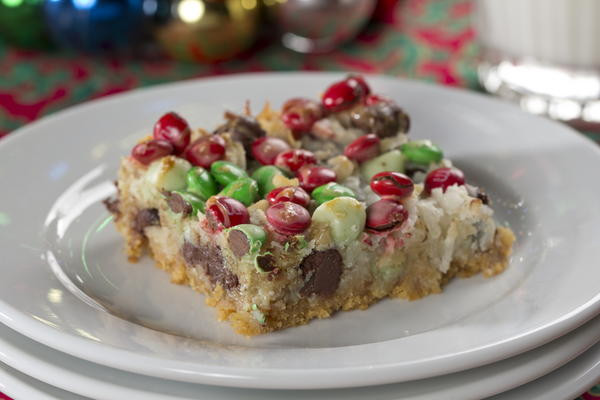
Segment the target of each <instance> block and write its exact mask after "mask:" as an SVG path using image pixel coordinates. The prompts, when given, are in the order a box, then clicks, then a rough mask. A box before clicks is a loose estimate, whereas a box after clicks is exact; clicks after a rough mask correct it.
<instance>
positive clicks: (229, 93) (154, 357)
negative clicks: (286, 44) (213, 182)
mask: <svg viewBox="0 0 600 400" xmlns="http://www.w3.org/2000/svg"><path fill="white" fill-rule="evenodd" d="M339 78H340V75H336V74H306V73H293V74H264V75H242V76H233V77H226V78H219V79H210V80H199V81H192V82H183V83H177V84H172V85H167V86H162V87H157V88H152V89H147V90H141V91H137V92H132V93H127V94H124V95H119V96H114V97H111V98H109V99H105V100H101V101H95V102H91V103H88V104H85V105H82V106H79V107H76V108H73V109H71V110H67V111H65V112H62V113H58V114H56V115H54V116H52V117H49V118H47V119H44V120H42V121H39V122H37V123H34V124H31V125H29V126H27V127H25V128H23V129H22V130H21V131H20V132H15V133H14V134H13V135H11V137H9V138H8V139H6V140H3V141H2V142H1V143H0V159H1V160H2V164H1V165H0V187H2V188H3V196H2V203H1V204H0V213H2V214H1V215H2V217H1V218H0V221H2V226H0V253H1V254H2V255H3V257H2V260H1V261H0V264H1V266H2V268H0V282H2V292H1V293H0V321H2V322H4V323H5V324H7V325H9V326H10V327H12V328H13V329H15V330H17V331H19V332H21V333H22V334H24V335H26V336H29V337H30V338H32V339H34V340H37V341H39V342H42V343H44V344H47V345H49V346H51V347H54V348H56V349H58V350H61V351H64V352H67V353H69V354H72V355H75V356H77V357H80V358H83V359H86V360H90V361H94V362H96V363H99V364H104V365H107V366H111V367H115V368H119V369H124V370H128V371H132V372H137V373H141V374H147V375H152V376H157V377H163V378H169V379H174V380H182V381H190V382H196V383H206V384H218V385H223V386H239V387H255V388H327V387H347V386H364V385H375V384H382V383H391V382H401V381H407V380H412V379H418V378H425V377H431V376H436V375H441V374H446V373H450V372H455V371H459V370H464V369H467V368H471V367H475V366H479V365H483V364H487V363H492V362H495V361H498V360H500V359H504V358H507V357H510V356H513V355H515V354H518V353H520V352H523V351H525V350H528V349H531V348H533V347H536V346H539V345H542V344H544V343H546V342H548V341H550V340H552V339H554V338H556V337H558V336H560V335H562V334H564V333H565V332H567V331H569V330H572V329H574V328H576V327H577V326H579V325H581V324H582V323H584V322H585V321H587V320H588V319H590V318H591V317H592V316H594V315H595V314H596V313H597V312H598V311H599V310H600V293H599V292H598V286H597V282H598V281H600V269H598V268H593V266H595V265H597V260H598V259H599V258H600V246H598V245H597V239H596V238H598V237H600V208H599V207H597V199H598V198H600V187H599V186H598V185H596V184H594V182H595V181H596V171H598V170H600V149H599V148H598V147H597V146H595V145H594V144H593V143H591V142H590V141H588V140H586V139H584V138H582V137H581V136H580V135H578V134H577V133H575V132H574V131H572V130H570V129H568V128H566V127H564V126H562V125H558V124H556V123H553V122H551V121H547V120H544V119H540V118H537V117H534V116H530V115H527V114H525V113H522V112H521V111H520V110H518V109H517V108H516V107H514V106H512V105H509V104H505V103H503V102H501V101H498V100H494V99H490V98H487V97H484V96H481V95H477V94H472V93H468V92H464V91H459V90H454V89H447V88H442V87H437V86H431V85H427V84H422V83H417V82H410V81H403V80H398V79H393V78H385V77H370V78H369V80H370V82H371V84H372V87H373V89H374V91H375V92H379V93H382V94H383V95H386V96H389V97H391V98H394V99H395V100H396V101H397V102H398V103H399V104H401V105H402V106H403V107H404V108H405V109H406V110H407V111H408V112H409V114H410V115H411V118H412V126H413V128H411V136H412V137H413V138H430V139H432V140H433V141H434V142H436V143H438V144H439V145H440V146H441V147H442V148H443V149H444V150H445V152H446V155H447V156H448V157H449V158H451V159H453V160H454V161H455V162H456V164H457V165H458V166H459V167H461V168H462V169H463V170H465V172H466V175H467V179H468V180H469V181H471V182H474V183H476V184H479V185H482V186H483V187H484V188H485V189H486V190H487V192H488V193H489V194H490V195H491V198H492V199H493V201H494V208H495V210H496V215H497V218H498V220H499V221H501V222H502V223H508V224H510V226H511V227H512V229H513V230H514V231H515V233H516V234H517V243H516V245H515V249H514V255H513V258H512V261H511V265H510V267H509V268H508V270H507V271H505V272H504V273H503V274H501V275H499V276H497V277H495V278H493V279H484V278H482V277H474V278H471V279H464V280H455V281H453V282H452V283H451V284H450V285H448V287H447V288H446V289H445V290H444V293H442V294H440V295H434V296H429V297H427V298H425V299H422V300H420V301H416V302H406V301H402V300H386V301H382V302H380V303H379V304H377V305H375V306H373V307H371V308H369V309H368V310H366V311H353V312H343V313H339V314H337V315H336V316H335V317H334V318H330V319H326V320H319V321H315V322H312V323H310V324H308V325H306V326H303V327H298V328H293V329H287V330H285V331H282V332H277V333H274V334H269V335H263V336H260V337H254V338H246V337H241V336H237V335H235V334H234V333H233V332H232V331H231V330H230V328H229V326H228V325H227V324H226V323H219V322H217V321H216V318H215V312H214V310H212V309H211V308H209V307H206V306H205V305H204V304H203V298H202V296H201V295H199V294H196V293H193V292H192V291H191V290H189V289H187V288H185V287H179V286H175V285H172V284H170V283H169V282H168V278H167V276H166V274H164V272H162V271H160V270H158V269H157V268H154V267H152V262H151V261H150V260H148V259H146V260H144V261H143V262H141V263H140V264H139V265H131V264H129V263H127V261H126V259H125V257H124V255H123V254H122V251H121V247H122V241H121V239H120V238H119V236H118V235H117V234H116V233H115V230H114V228H113V227H112V226H111V225H110V223H108V221H107V220H106V217H107V214H106V212H105V211H104V210H103V208H102V206H101V205H100V204H99V201H100V200H101V199H103V198H104V197H106V196H107V195H109V194H111V193H112V192H113V186H112V184H111V182H112V180H114V179H115V176H116V170H117V167H118V163H119V158H120V157H121V156H122V155H124V154H127V153H128V152H129V149H130V148H131V146H132V144H133V143H134V142H135V140H136V139H138V138H140V137H142V136H143V135H146V134H148V133H149V132H150V130H151V127H152V125H153V122H154V121H155V120H156V118H157V117H158V116H160V115H161V114H162V113H163V112H165V111H167V110H176V111H178V112H180V113H181V114H182V115H183V116H185V117H186V118H188V119H189V120H190V122H191V124H192V125H193V126H196V127H198V126H202V127H206V128H208V129H211V128H213V127H214V126H215V125H216V124H217V123H218V121H219V120H220V119H221V115H222V112H223V110H224V109H231V110H234V111H239V110H241V109H242V107H243V104H244V102H245V101H246V100H247V99H248V100H250V101H251V104H252V105H253V107H254V109H255V111H258V109H259V108H260V107H261V106H262V104H263V103H264V102H265V101H267V100H269V101H271V102H272V103H274V104H275V105H276V106H278V105H280V104H281V103H282V102H283V101H284V100H285V99H287V98H289V97H291V96H308V97H310V96H312V97H314V96H316V95H318V93H320V92H322V90H323V88H325V87H326V86H327V85H328V84H330V83H331V82H332V81H334V80H336V79H339Z"/></svg>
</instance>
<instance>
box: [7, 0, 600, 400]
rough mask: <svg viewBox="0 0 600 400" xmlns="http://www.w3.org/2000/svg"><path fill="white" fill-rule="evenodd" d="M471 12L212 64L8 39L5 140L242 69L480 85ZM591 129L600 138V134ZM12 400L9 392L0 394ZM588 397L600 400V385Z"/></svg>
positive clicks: (437, 14)
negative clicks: (314, 50) (80, 111)
mask: <svg viewBox="0 0 600 400" xmlns="http://www.w3.org/2000/svg"><path fill="white" fill-rule="evenodd" d="M384 1H385V0H384ZM385 2H387V3H390V2H392V1H385ZM471 11H472V4H471V2H470V1H469V0H401V2H400V6H399V7H398V8H397V10H396V12H395V13H393V14H392V15H384V16H383V18H381V19H380V21H379V22H377V21H375V22H372V23H371V24H370V25H369V26H368V27H367V29H366V30H365V31H364V32H363V33H362V34H361V35H360V36H359V37H358V38H357V39H356V40H354V41H353V42H351V43H348V44H346V45H344V46H342V47H341V48H339V49H338V50H336V51H335V52H333V53H331V54H326V55H314V56H303V55H299V54H295V53H292V52H290V51H288V50H286V49H284V48H282V47H281V46H280V45H279V44H278V43H277V42H276V41H274V40H265V39H262V40H260V41H259V43H258V44H257V45H256V46H255V48H254V49H253V50H251V51H249V52H247V53H245V54H243V55H242V56H240V57H238V58H237V59H235V60H232V61H228V62H222V63H217V64H211V65H207V64H204V65H203V64H191V63H181V62H176V61H170V60H157V59H153V60H139V59H133V58H131V59H124V58H95V57H87V56H80V55H70V54H64V53H59V52H39V51H24V50H18V49H14V48H10V47H8V46H7V45H4V44H2V43H1V42H0V60H1V61H0V138H1V137H2V136H4V135H7V134H8V133H9V132H11V131H13V130H14V129H17V128H18V127H20V126H22V125H24V124H26V123H28V122H31V121H34V120H36V119H37V118H40V117H42V116H44V115H47V114H50V113H52V112H54V111H58V110H60V109H63V108H66V107H69V106H71V105H74V104H77V103H81V102H83V101H86V100H90V99H95V98H98V97H102V96H107V95H111V94H114V93H119V92H123V91H126V90H131V89H134V88H138V87H143V86H149V85H155V84H159V83H165V82H172V81H176V80H182V79H190V78H196V77H201V76H211V75H222V74H229V73H236V72H247V71H252V72H258V71H288V70H344V71H356V72H364V73H380V74H388V75H395V76H403V77H411V78H417V79H423V80H428V81H433V82H439V83H441V84H445V85H454V86H462V87H467V88H471V89H478V85H477V77H476V72H475V61H476V55H477V45H476V44H475V42H474V40H473V39H474V31H473V29H472V28H471V26H470V21H469V17H470V14H471ZM588 135H589V136H590V137H591V138H592V139H595V140H597V141H599V142H600V135H598V134H596V136H594V134H588ZM4 399H9V398H8V397H6V396H4V395H2V394H1V393H0V400H4ZM580 399H585V400H589V399H600V385H598V386H596V387H594V388H592V389H591V390H590V391H589V392H588V393H586V394H584V395H582V396H581V397H580ZM9 400H10V399H9Z"/></svg>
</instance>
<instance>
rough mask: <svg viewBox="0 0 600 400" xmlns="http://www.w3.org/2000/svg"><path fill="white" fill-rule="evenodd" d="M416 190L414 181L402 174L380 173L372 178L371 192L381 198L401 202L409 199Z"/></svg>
mask: <svg viewBox="0 0 600 400" xmlns="http://www.w3.org/2000/svg"><path fill="white" fill-rule="evenodd" d="M414 188H415V185H414V184H413V181H412V179H410V178H409V177H408V176H406V175H404V174H401V173H400V172H393V171H387V172H380V173H378V174H376V175H374V176H373V177H372V178H371V190H373V192H375V193H377V194H378V195H380V196H381V197H393V198H395V199H397V200H401V199H404V198H406V197H409V196H410V195H411V194H412V192H413V190H414Z"/></svg>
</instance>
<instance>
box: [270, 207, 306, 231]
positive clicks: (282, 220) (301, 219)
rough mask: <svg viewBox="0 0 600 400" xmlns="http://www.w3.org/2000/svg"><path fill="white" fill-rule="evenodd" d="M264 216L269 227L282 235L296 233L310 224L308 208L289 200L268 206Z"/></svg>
mask: <svg viewBox="0 0 600 400" xmlns="http://www.w3.org/2000/svg"><path fill="white" fill-rule="evenodd" d="M266 216H267V221H268V222H269V224H270V225H271V227H272V228H273V229H274V230H275V231H276V232H277V233H280V234H282V235H297V234H299V233H302V232H304V231H305V230H306V229H307V228H308V227H309V226H310V214H309V212H308V210H307V209H306V208H304V207H302V206H301V205H299V204H296V203H292V202H291V201H284V202H282V203H276V204H274V205H272V206H270V207H269V208H268V209H267V212H266Z"/></svg>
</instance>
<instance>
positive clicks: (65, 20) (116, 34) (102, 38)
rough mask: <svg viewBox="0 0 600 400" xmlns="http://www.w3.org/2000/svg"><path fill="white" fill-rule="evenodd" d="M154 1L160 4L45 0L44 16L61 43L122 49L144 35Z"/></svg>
mask: <svg viewBox="0 0 600 400" xmlns="http://www.w3.org/2000/svg"><path fill="white" fill-rule="evenodd" d="M152 2H153V4H154V5H155V4H156V0H45V2H44V18H45V20H46V24H47V26H48V29H49V31H50V33H51V35H52V38H53V39H54V41H55V42H56V43H57V44H58V45H60V46H61V47H65V48H68V49H72V50H80V51H86V52H97V51H111V50H121V49H125V48H127V47H129V46H131V45H132V44H134V43H135V42H136V41H137V40H138V39H139V38H140V37H141V36H142V33H143V27H144V22H145V17H146V12H147V11H148V10H149V8H152V7H151V6H152V4H150V7H149V3H152ZM144 9H145V10H146V12H145V11H144Z"/></svg>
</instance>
